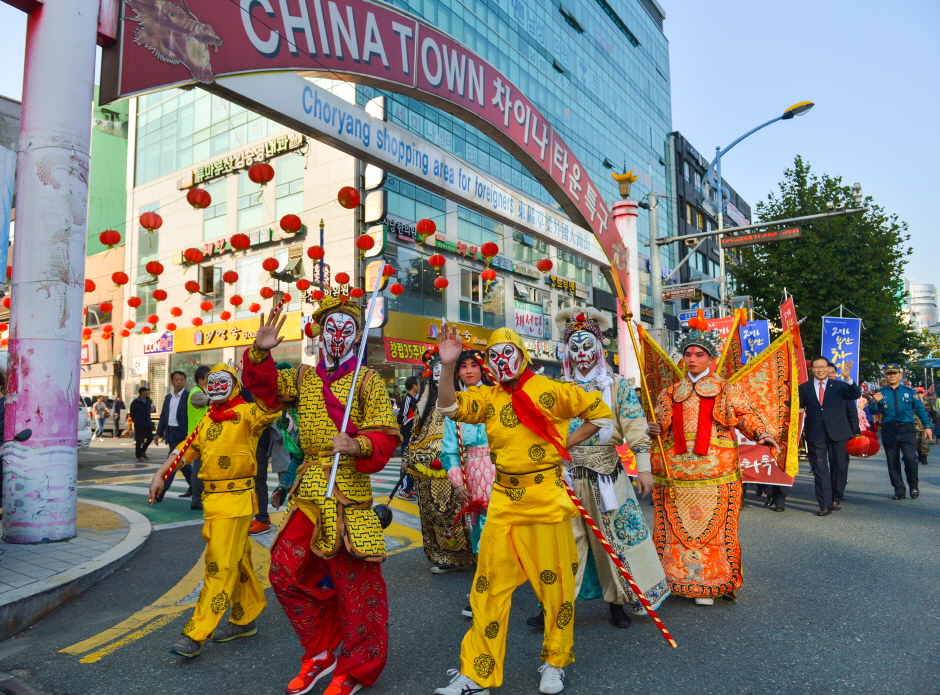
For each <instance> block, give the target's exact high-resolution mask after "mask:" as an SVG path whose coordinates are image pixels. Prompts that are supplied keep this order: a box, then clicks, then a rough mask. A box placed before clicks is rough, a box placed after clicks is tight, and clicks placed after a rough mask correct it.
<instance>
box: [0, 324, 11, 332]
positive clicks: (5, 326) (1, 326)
mask: <svg viewBox="0 0 940 695" xmlns="http://www.w3.org/2000/svg"><path fill="white" fill-rule="evenodd" d="M7 328H9V326H8V325H6V324H5V323H0V333H3V332H4V331H5V330H6V329H7Z"/></svg>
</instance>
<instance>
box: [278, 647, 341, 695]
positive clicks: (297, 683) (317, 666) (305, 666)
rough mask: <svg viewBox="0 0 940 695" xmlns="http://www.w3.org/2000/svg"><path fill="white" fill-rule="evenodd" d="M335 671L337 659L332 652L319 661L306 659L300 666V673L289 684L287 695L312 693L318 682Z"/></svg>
mask: <svg viewBox="0 0 940 695" xmlns="http://www.w3.org/2000/svg"><path fill="white" fill-rule="evenodd" d="M335 669H336V657H335V656H333V654H332V653H330V652H327V655H326V657H324V658H323V659H319V660H317V661H314V660H312V659H304V660H303V661H302V662H301V664H300V672H299V673H298V674H297V676H296V677H295V678H294V680H292V681H291V682H290V683H288V684H287V695H303V694H304V693H308V692H310V690H311V689H312V688H313V686H315V685H316V684H317V682H318V681H320V680H321V679H322V678H323V677H324V676H328V675H330V674H331V673H333V671H334V670H335Z"/></svg>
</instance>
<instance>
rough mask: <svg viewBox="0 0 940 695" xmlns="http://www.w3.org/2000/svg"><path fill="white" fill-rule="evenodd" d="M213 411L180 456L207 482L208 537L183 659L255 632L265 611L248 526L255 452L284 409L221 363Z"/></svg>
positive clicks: (153, 490)
mask: <svg viewBox="0 0 940 695" xmlns="http://www.w3.org/2000/svg"><path fill="white" fill-rule="evenodd" d="M206 393H207V394H208V396H209V403H210V405H209V410H208V412H207V413H206V415H204V416H203V417H202V419H201V420H200V421H199V424H198V425H197V426H196V430H195V431H194V432H193V433H192V434H191V435H190V438H188V439H187V441H189V442H191V444H190V445H189V447H188V448H185V453H184V454H183V461H185V462H188V463H192V462H193V461H195V460H196V459H197V458H199V457H200V456H201V457H202V464H201V466H200V468H199V479H200V480H201V481H202V482H203V493H202V509H203V512H202V513H203V516H204V517H205V524H204V525H203V527H202V537H203V539H205V541H206V574H205V578H204V580H203V581H204V582H205V585H204V587H203V589H202V591H201V592H200V593H199V600H198V602H197V603H196V610H195V612H194V613H193V617H192V618H191V619H190V620H188V621H187V622H186V626H185V627H184V628H183V636H182V637H181V638H180V640H179V641H178V642H177V643H176V644H174V645H173V647H172V648H171V649H170V651H171V652H173V653H174V654H178V655H180V656H185V657H190V658H191V657H195V656H198V655H199V652H200V650H201V648H202V643H203V642H204V641H205V640H206V639H207V638H209V637H212V638H213V640H214V641H215V642H228V641H229V640H233V639H236V638H237V637H249V636H251V635H254V634H255V633H257V632H258V629H257V628H256V627H255V618H257V617H258V615H260V614H261V611H263V610H264V608H265V605H266V603H265V600H264V589H263V588H262V587H261V582H260V581H258V577H257V576H256V575H255V572H254V568H253V567H252V563H251V544H250V542H249V539H248V528H249V526H250V525H251V520H252V517H253V516H254V515H255V514H257V513H258V498H257V496H256V495H255V474H256V473H257V468H258V463H257V460H256V459H255V452H256V450H257V448H258V439H259V438H260V437H261V433H262V432H264V430H265V428H266V427H268V426H269V425H270V424H271V423H272V422H274V421H275V420H277V418H278V416H279V415H280V413H279V412H278V411H277V410H270V411H267V410H263V409H261V408H258V407H256V406H254V405H252V404H250V403H246V402H245V400H244V399H243V398H242V397H241V395H240V393H241V383H240V382H239V379H238V373H237V372H236V371H235V369H234V368H233V367H230V366H228V365H227V364H217V365H216V366H215V367H213V368H212V371H211V372H209V374H208V376H207V380H206ZM184 447H186V442H183V443H181V444H180V445H179V447H177V449H176V450H174V451H172V452H170V456H169V458H167V460H166V461H165V462H164V464H163V465H162V466H161V467H160V469H159V470H158V471H157V472H156V473H155V474H154V476H153V480H152V481H151V483H150V499H151V501H153V500H156V499H158V498H159V495H160V493H161V492H162V490H163V486H164V481H163V478H164V476H165V475H166V473H167V471H169V470H170V466H171V465H172V464H173V462H174V460H175V459H176V457H177V453H178V452H179V451H180V450H183V449H184ZM228 606H231V609H232V610H231V612H230V614H229V622H228V623H227V624H225V625H224V626H222V627H221V628H219V629H216V628H217V626H218V624H219V621H220V620H221V619H222V614H223V613H225V609H226V608H227V607H228Z"/></svg>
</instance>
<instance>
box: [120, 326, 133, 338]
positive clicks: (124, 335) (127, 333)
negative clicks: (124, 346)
mask: <svg viewBox="0 0 940 695" xmlns="http://www.w3.org/2000/svg"><path fill="white" fill-rule="evenodd" d="M130 336H131V332H130V331H129V330H127V329H126V328H122V329H121V337H122V338H129V337H130Z"/></svg>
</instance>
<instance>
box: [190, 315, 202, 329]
mask: <svg viewBox="0 0 940 695" xmlns="http://www.w3.org/2000/svg"><path fill="white" fill-rule="evenodd" d="M190 323H192V324H193V325H194V326H196V327H197V328H198V327H199V326H201V325H202V319H201V318H199V317H198V316H196V317H195V318H193V319H192V321H191V322H190Z"/></svg>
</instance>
